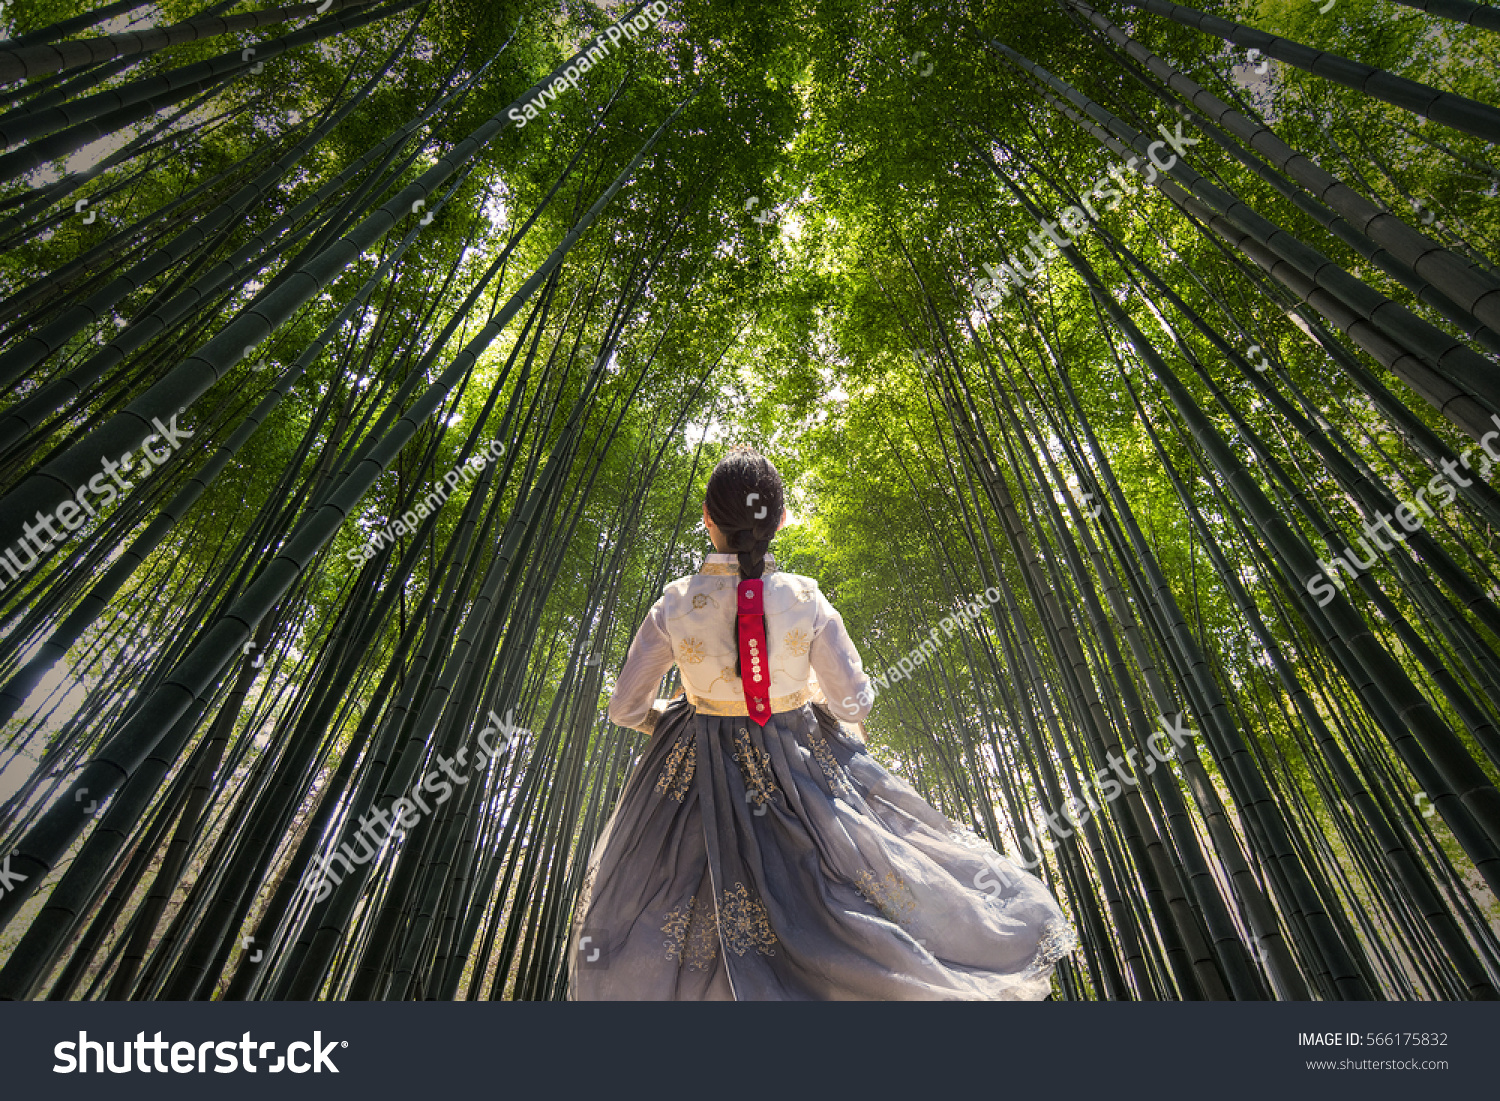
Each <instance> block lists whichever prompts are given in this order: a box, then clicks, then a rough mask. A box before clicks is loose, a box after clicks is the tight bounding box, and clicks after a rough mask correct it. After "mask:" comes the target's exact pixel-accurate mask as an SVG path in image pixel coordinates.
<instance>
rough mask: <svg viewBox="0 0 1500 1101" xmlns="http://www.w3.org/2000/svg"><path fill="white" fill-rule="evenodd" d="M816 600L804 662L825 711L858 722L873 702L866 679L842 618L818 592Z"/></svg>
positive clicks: (848, 720)
mask: <svg viewBox="0 0 1500 1101" xmlns="http://www.w3.org/2000/svg"><path fill="white" fill-rule="evenodd" d="M817 600H818V614H817V617H816V618H815V619H814V620H813V636H812V645H811V646H810V647H809V648H808V651H807V657H808V661H809V662H810V663H811V665H812V670H813V674H814V675H815V676H816V677H817V679H818V687H819V688H820V689H822V692H823V698H824V699H825V700H826V701H827V703H828V709H829V710H830V711H832V712H833V714H834V715H835V716H836V717H837V718H840V719H842V720H843V721H844V722H846V723H857V722H862V721H863V720H864V717H865V716H866V715H868V714H869V713H870V706H871V705H872V704H873V703H874V700H875V692H874V690H873V688H872V687H871V685H870V678H869V677H867V676H865V668H864V663H863V662H862V661H860V657H859V651H858V650H856V649H855V648H854V641H853V640H852V639H851V638H850V637H849V632H848V631H846V630H845V629H844V617H843V616H841V615H839V613H838V609H837V608H835V607H834V606H833V605H832V604H830V603H829V602H828V598H827V597H825V596H824V595H823V594H822V593H821V592H820V593H818V596H817Z"/></svg>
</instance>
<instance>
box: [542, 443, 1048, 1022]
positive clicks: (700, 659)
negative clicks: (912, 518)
mask: <svg viewBox="0 0 1500 1101" xmlns="http://www.w3.org/2000/svg"><path fill="white" fill-rule="evenodd" d="M785 522H786V512H785V509H784V507H783V501H782V486H781V477H780V475H779V474H777V472H776V468H775V467H773V466H772V465H771V464H770V462H768V461H767V460H766V459H764V458H763V457H761V456H760V455H758V454H756V452H754V451H753V450H750V449H749V448H736V449H735V450H733V451H731V452H730V453H729V455H728V456H727V457H726V458H725V459H724V461H723V462H721V463H719V465H718V466H717V467H716V468H715V469H714V472H713V474H712V476H710V478H709V481H708V492H707V495H706V499H705V501H704V505H703V523H704V525H705V526H706V527H707V528H708V533H709V536H710V538H711V539H712V540H713V544H714V547H715V549H716V550H717V551H718V553H716V554H711V555H709V556H708V560H707V561H706V562H705V564H704V566H703V568H702V569H701V570H700V571H699V572H698V573H697V574H696V575H694V576H691V577H684V578H680V579H679V580H677V581H674V582H672V583H671V584H670V585H668V586H667V587H666V589H665V590H664V593H663V595H662V598H661V599H660V600H658V601H657V602H656V604H655V605H654V606H653V607H652V609H651V612H650V614H649V615H648V616H647V617H646V622H645V623H644V624H642V626H641V629H640V630H639V632H637V634H636V636H635V640H634V641H633V642H632V643H631V646H630V652H629V655H628V656H627V657H626V660H625V668H624V669H623V670H622V671H621V673H620V678H619V683H618V685H617V686H616V689H615V693H614V695H613V696H612V697H611V699H610V703H609V716H610V719H611V720H612V721H613V722H615V723H618V724H619V725H621V726H627V727H631V728H632V729H636V730H641V731H647V732H650V733H651V735H652V737H651V740H650V742H649V743H648V744H647V746H646V750H645V753H644V754H643V755H642V757H641V759H640V762H639V764H638V766H637V767H636V769H635V771H634V772H633V773H632V775H631V777H630V780H629V782H628V783H627V784H626V786H625V790H624V792H623V793H622V795H621V798H620V803H619V806H618V807H617V809H616V810H615V813H614V815H613V817H612V818H611V819H610V822H609V824H608V825H607V826H606V827H605V829H604V832H603V834H602V835H601V837H600V838H599V841H598V843H597V845H595V847H594V852H593V855H592V857H591V859H590V862H589V868H588V873H587V875H586V877H585V880H584V885H583V892H582V896H581V898H580V900H579V904H578V911H577V913H578V918H577V919H576V921H575V923H574V927H573V942H572V948H573V951H572V952H571V954H570V961H571V962H570V966H571V975H570V987H569V996H570V997H572V998H577V999H590V1000H592V999H621V998H623V999H636V1000H694V999H737V1000H765V999H785V1000H807V999H871V1000H898V999H938V998H947V999H1006V1000H1018V999H1033V1000H1035V999H1041V998H1045V997H1046V996H1047V995H1048V993H1049V992H1050V989H1051V972H1052V965H1053V964H1054V962H1055V961H1056V960H1058V959H1060V958H1061V957H1062V956H1064V955H1066V954H1067V953H1068V952H1070V951H1071V950H1072V948H1073V945H1074V939H1073V933H1072V930H1071V928H1070V927H1069V925H1068V923H1067V921H1066V920H1065V919H1064V918H1063V916H1062V914H1061V912H1060V911H1059V909H1058V906H1057V903H1056V902H1055V901H1054V900H1053V898H1052V896H1051V894H1049V893H1048V891H1047V889H1046V887H1045V886H1043V884H1042V883H1041V882H1040V881H1039V880H1038V879H1037V878H1036V877H1035V876H1032V875H1030V874H1028V873H1027V872H1025V871H1023V870H1021V869H1020V868H1019V867H1018V866H1017V865H1015V864H1014V863H1012V862H1011V861H1009V860H1007V859H1006V858H1005V857H1003V856H1001V855H999V854H998V853H996V852H995V851H994V850H993V849H991V848H990V847H989V846H988V845H985V844H984V843H983V842H981V841H980V840H979V839H978V838H977V837H975V836H974V835H973V834H972V833H971V832H968V831H961V830H959V829H958V828H956V827H955V826H954V825H953V823H952V822H950V821H949V820H948V819H947V818H945V817H944V816H943V815H941V814H939V813H938V812H937V811H936V810H934V809H933V808H932V807H931V806H929V805H928V804H927V803H926V802H925V801H923V799H922V798H921V797H920V796H918V795H917V793H916V792H915V791H914V790H912V788H911V787H909V786H908V785H907V784H905V783H903V782H902V781H900V780H898V779H897V778H895V777H894V776H892V775H891V774H890V773H888V772H887V771H886V770H885V769H884V768H882V767H881V766H880V765H879V764H878V763H877V762H876V761H875V759H874V758H873V757H871V756H870V754H869V753H868V752H866V750H865V748H864V745H863V743H862V742H861V741H859V740H858V739H856V738H854V737H852V736H851V735H849V734H848V733H846V732H845V731H844V729H843V728H842V727H841V726H840V723H839V720H840V719H842V720H843V721H844V722H847V723H858V722H860V721H861V720H862V719H864V717H865V715H866V714H867V713H868V712H869V709H870V704H869V702H868V701H870V700H871V699H872V698H873V695H874V693H873V692H872V691H871V688H870V681H869V678H867V677H866V676H865V674H864V671H863V669H862V667H861V664H860V659H859V653H858V652H857V651H856V650H855V648H854V644H853V643H852V642H851V641H850V639H849V635H848V633H847V632H846V631H845V630H844V623H843V620H842V619H841V618H840V616H839V613H838V612H837V611H835V610H834V608H833V606H832V605H831V604H830V603H829V602H828V600H827V599H826V598H825V597H824V596H823V594H822V593H820V592H819V591H818V586H817V582H815V581H814V580H813V579H811V578H808V577H799V576H797V575H796V574H789V573H784V572H781V571H779V570H777V568H776V564H775V559H774V557H773V556H772V555H771V553H770V550H769V548H770V543H771V538H772V536H773V535H774V534H775V533H776V531H777V530H778V529H779V528H780V527H781V525H782V524H784V523H785ZM673 662H676V663H677V664H678V666H679V667H680V668H681V670H682V681H683V685H684V688H685V694H684V695H683V696H681V697H679V698H678V699H676V700H673V701H670V702H669V701H665V700H658V699H656V692H657V689H658V688H659V686H660V684H661V679H662V677H663V676H664V675H665V674H666V672H667V671H668V670H669V669H670V668H671V666H672V664H673ZM820 695H821V697H822V698H821V699H819V698H818V697H819V696H820ZM981 877H984V878H983V879H981ZM996 877H998V878H996ZM976 884H979V885H980V886H988V888H989V889H988V890H982V889H980V886H976Z"/></svg>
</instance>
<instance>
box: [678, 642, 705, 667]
mask: <svg viewBox="0 0 1500 1101" xmlns="http://www.w3.org/2000/svg"><path fill="white" fill-rule="evenodd" d="M677 649H678V650H680V651H681V653H680V654H678V656H677V660H678V661H680V662H682V663H683V664H684V665H697V664H698V663H699V662H700V661H702V660H703V643H701V642H699V641H698V640H697V639H696V638H692V637H688V638H685V639H683V640H682V641H681V642H679V643H678V644H677Z"/></svg>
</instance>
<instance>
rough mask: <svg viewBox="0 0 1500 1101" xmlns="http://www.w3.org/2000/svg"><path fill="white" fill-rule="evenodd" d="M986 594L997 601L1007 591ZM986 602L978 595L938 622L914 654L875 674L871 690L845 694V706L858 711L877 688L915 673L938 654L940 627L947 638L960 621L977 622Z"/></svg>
mask: <svg viewBox="0 0 1500 1101" xmlns="http://www.w3.org/2000/svg"><path fill="white" fill-rule="evenodd" d="M991 594H993V595H991ZM983 595H984V599H985V604H993V603H994V602H995V601H997V600H999V599H1000V597H1001V596H1002V595H1004V594H1003V593H1001V592H1000V590H999V589H997V588H995V587H994V586H993V585H991V586H990V587H989V588H988V589H985V590H984V594H983ZM985 604H981V603H980V602H979V600H978V599H977V598H976V599H974V600H971V601H969V602H968V603H967V604H965V605H964V606H963V607H962V608H960V609H959V610H958V611H956V612H954V613H953V614H952V615H946V616H944V617H943V618H942V619H941V620H939V621H938V625H937V626H936V627H934V628H933V629H932V630H931V631H930V632H928V635H927V638H926V640H925V641H923V642H922V643H920V644H919V645H918V646H917V647H916V649H914V650H912V651H911V653H909V654H907V655H906V656H905V657H904V658H902V659H901V660H900V661H898V662H897V663H896V664H895V665H892V666H891V667H890V668H888V669H887V670H886V671H885V672H884V673H881V674H879V675H877V676H873V677H871V678H870V687H869V690H868V691H865V692H861V693H860V694H859V695H858V696H845V697H844V699H843V704H844V707H845V709H846V710H849V711H852V710H854V705H855V702H856V701H857V702H858V703H859V706H861V707H863V706H864V705H865V704H867V703H871V702H873V701H874V699H875V695H876V692H877V691H883V690H884V689H886V688H889V687H890V686H891V685H892V684H894V683H895V682H896V681H899V680H900V679H901V678H902V677H909V676H911V675H912V673H913V672H914V671H915V670H916V668H917V667H918V666H919V665H921V664H923V663H924V662H925V661H926V660H927V659H928V658H930V657H931V656H932V655H933V654H935V653H937V648H938V644H939V641H940V640H939V639H938V631H939V630H941V631H942V632H943V637H944V638H947V637H949V636H950V635H952V634H953V632H954V631H956V630H958V628H959V625H960V624H963V623H969V622H973V621H974V620H977V619H978V618H979V617H980V616H982V615H983V614H984V609H985Z"/></svg>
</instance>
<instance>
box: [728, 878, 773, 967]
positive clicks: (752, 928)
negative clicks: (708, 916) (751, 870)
mask: <svg viewBox="0 0 1500 1101" xmlns="http://www.w3.org/2000/svg"><path fill="white" fill-rule="evenodd" d="M719 909H720V913H719V926H720V929H721V930H722V932H723V934H724V946H725V947H726V948H728V949H729V950H730V951H731V952H733V953H734V954H735V955H736V956H743V955H744V954H745V953H746V952H748V951H750V949H752V948H754V949H755V950H756V951H757V952H759V953H760V954H761V955H762V956H774V955H775V954H776V953H775V952H774V951H773V950H772V947H771V946H772V945H774V944H775V943H776V934H775V933H773V932H771V917H770V915H769V914H767V913H766V908H765V907H764V906H762V905H761V904H760V903H759V902H758V901H757V900H755V899H753V898H751V897H750V894H749V892H748V891H746V890H745V885H744V884H743V883H736V884H735V885H734V889H733V890H730V891H725V892H724V893H723V895H722V896H721V898H720V902H719Z"/></svg>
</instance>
